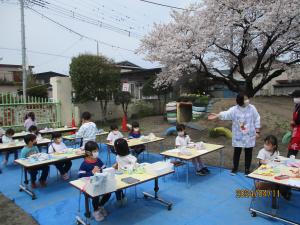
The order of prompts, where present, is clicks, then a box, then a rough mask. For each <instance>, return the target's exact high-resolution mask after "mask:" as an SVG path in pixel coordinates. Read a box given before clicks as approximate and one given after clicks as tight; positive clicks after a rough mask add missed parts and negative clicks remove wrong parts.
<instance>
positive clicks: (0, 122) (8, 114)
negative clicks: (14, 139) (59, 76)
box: [0, 93, 61, 130]
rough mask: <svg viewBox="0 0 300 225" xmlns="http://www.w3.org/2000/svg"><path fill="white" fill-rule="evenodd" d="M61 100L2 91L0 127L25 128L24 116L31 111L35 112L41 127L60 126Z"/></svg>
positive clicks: (0, 97)
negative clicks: (55, 100) (24, 97)
mask: <svg viewBox="0 0 300 225" xmlns="http://www.w3.org/2000/svg"><path fill="white" fill-rule="evenodd" d="M60 105H61V103H60V102H54V101H53V100H52V99H50V98H40V97H30V96H29V97H27V99H26V102H24V100H23V96H19V95H17V94H15V93H0V127H3V128H8V127H11V128H14V129H15V130H24V127H23V125H24V118H25V115H26V114H27V113H29V112H34V113H35V117H36V120H37V124H38V126H39V128H42V127H53V128H55V127H60V126H61V115H60V114H61V110H60Z"/></svg>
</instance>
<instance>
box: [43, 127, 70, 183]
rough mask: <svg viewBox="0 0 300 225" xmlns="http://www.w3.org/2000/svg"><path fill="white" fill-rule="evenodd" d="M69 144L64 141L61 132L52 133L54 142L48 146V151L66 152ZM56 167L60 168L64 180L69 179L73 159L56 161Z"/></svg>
mask: <svg viewBox="0 0 300 225" xmlns="http://www.w3.org/2000/svg"><path fill="white" fill-rule="evenodd" d="M67 149H68V148H67V146H66V145H65V143H63V141H62V135H61V133H60V132H53V133H52V142H51V144H50V146H49V148H48V153H49V154H51V153H65V152H66V150H67ZM55 166H56V168H57V169H58V170H59V172H60V175H61V176H62V178H63V179H64V180H68V179H69V178H70V177H69V175H68V172H69V170H70V169H71V167H72V161H71V160H64V161H63V162H58V163H55Z"/></svg>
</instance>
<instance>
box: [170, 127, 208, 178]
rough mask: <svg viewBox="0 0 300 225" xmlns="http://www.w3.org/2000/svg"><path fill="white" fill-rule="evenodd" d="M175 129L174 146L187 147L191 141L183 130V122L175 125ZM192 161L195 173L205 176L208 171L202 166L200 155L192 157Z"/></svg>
mask: <svg viewBox="0 0 300 225" xmlns="http://www.w3.org/2000/svg"><path fill="white" fill-rule="evenodd" d="M176 130H177V134H178V136H177V137H176V140H175V145H176V147H187V146H188V145H189V144H190V143H191V138H190V136H189V135H187V133H186V132H185V126H184V125H183V124H178V125H177V126H176ZM192 162H193V164H194V166H195V168H196V174H197V175H199V176H205V175H207V174H208V173H209V172H210V171H209V170H208V169H207V167H205V166H204V164H203V162H202V160H201V157H200V156H198V157H197V158H195V159H193V161H192Z"/></svg>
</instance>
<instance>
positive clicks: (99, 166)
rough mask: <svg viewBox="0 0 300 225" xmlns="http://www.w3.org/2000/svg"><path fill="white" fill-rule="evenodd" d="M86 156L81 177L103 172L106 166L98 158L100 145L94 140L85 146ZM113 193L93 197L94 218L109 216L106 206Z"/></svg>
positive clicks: (98, 219)
mask: <svg viewBox="0 0 300 225" xmlns="http://www.w3.org/2000/svg"><path fill="white" fill-rule="evenodd" d="M84 150H85V158H84V161H83V162H82V164H81V166H80V168H79V172H78V173H79V177H80V178H81V177H91V176H93V175H94V174H96V173H101V172H102V170H103V169H104V168H105V165H104V163H103V162H102V161H101V160H100V159H99V158H98V155H99V146H98V144H97V143H96V142H94V141H88V142H87V143H86V144H85V146H84ZM110 196H111V194H105V195H103V196H102V198H101V200H100V196H97V197H93V198H92V205H93V208H94V218H95V220H96V221H102V220H104V218H105V217H106V216H107V211H106V210H105V208H104V205H105V203H106V202H108V200H109V198H110Z"/></svg>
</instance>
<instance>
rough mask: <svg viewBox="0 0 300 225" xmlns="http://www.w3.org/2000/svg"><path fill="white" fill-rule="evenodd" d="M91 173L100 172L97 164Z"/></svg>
mask: <svg viewBox="0 0 300 225" xmlns="http://www.w3.org/2000/svg"><path fill="white" fill-rule="evenodd" d="M92 173H93V174H95V173H100V168H99V167H98V166H95V167H94V169H93V170H92Z"/></svg>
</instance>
